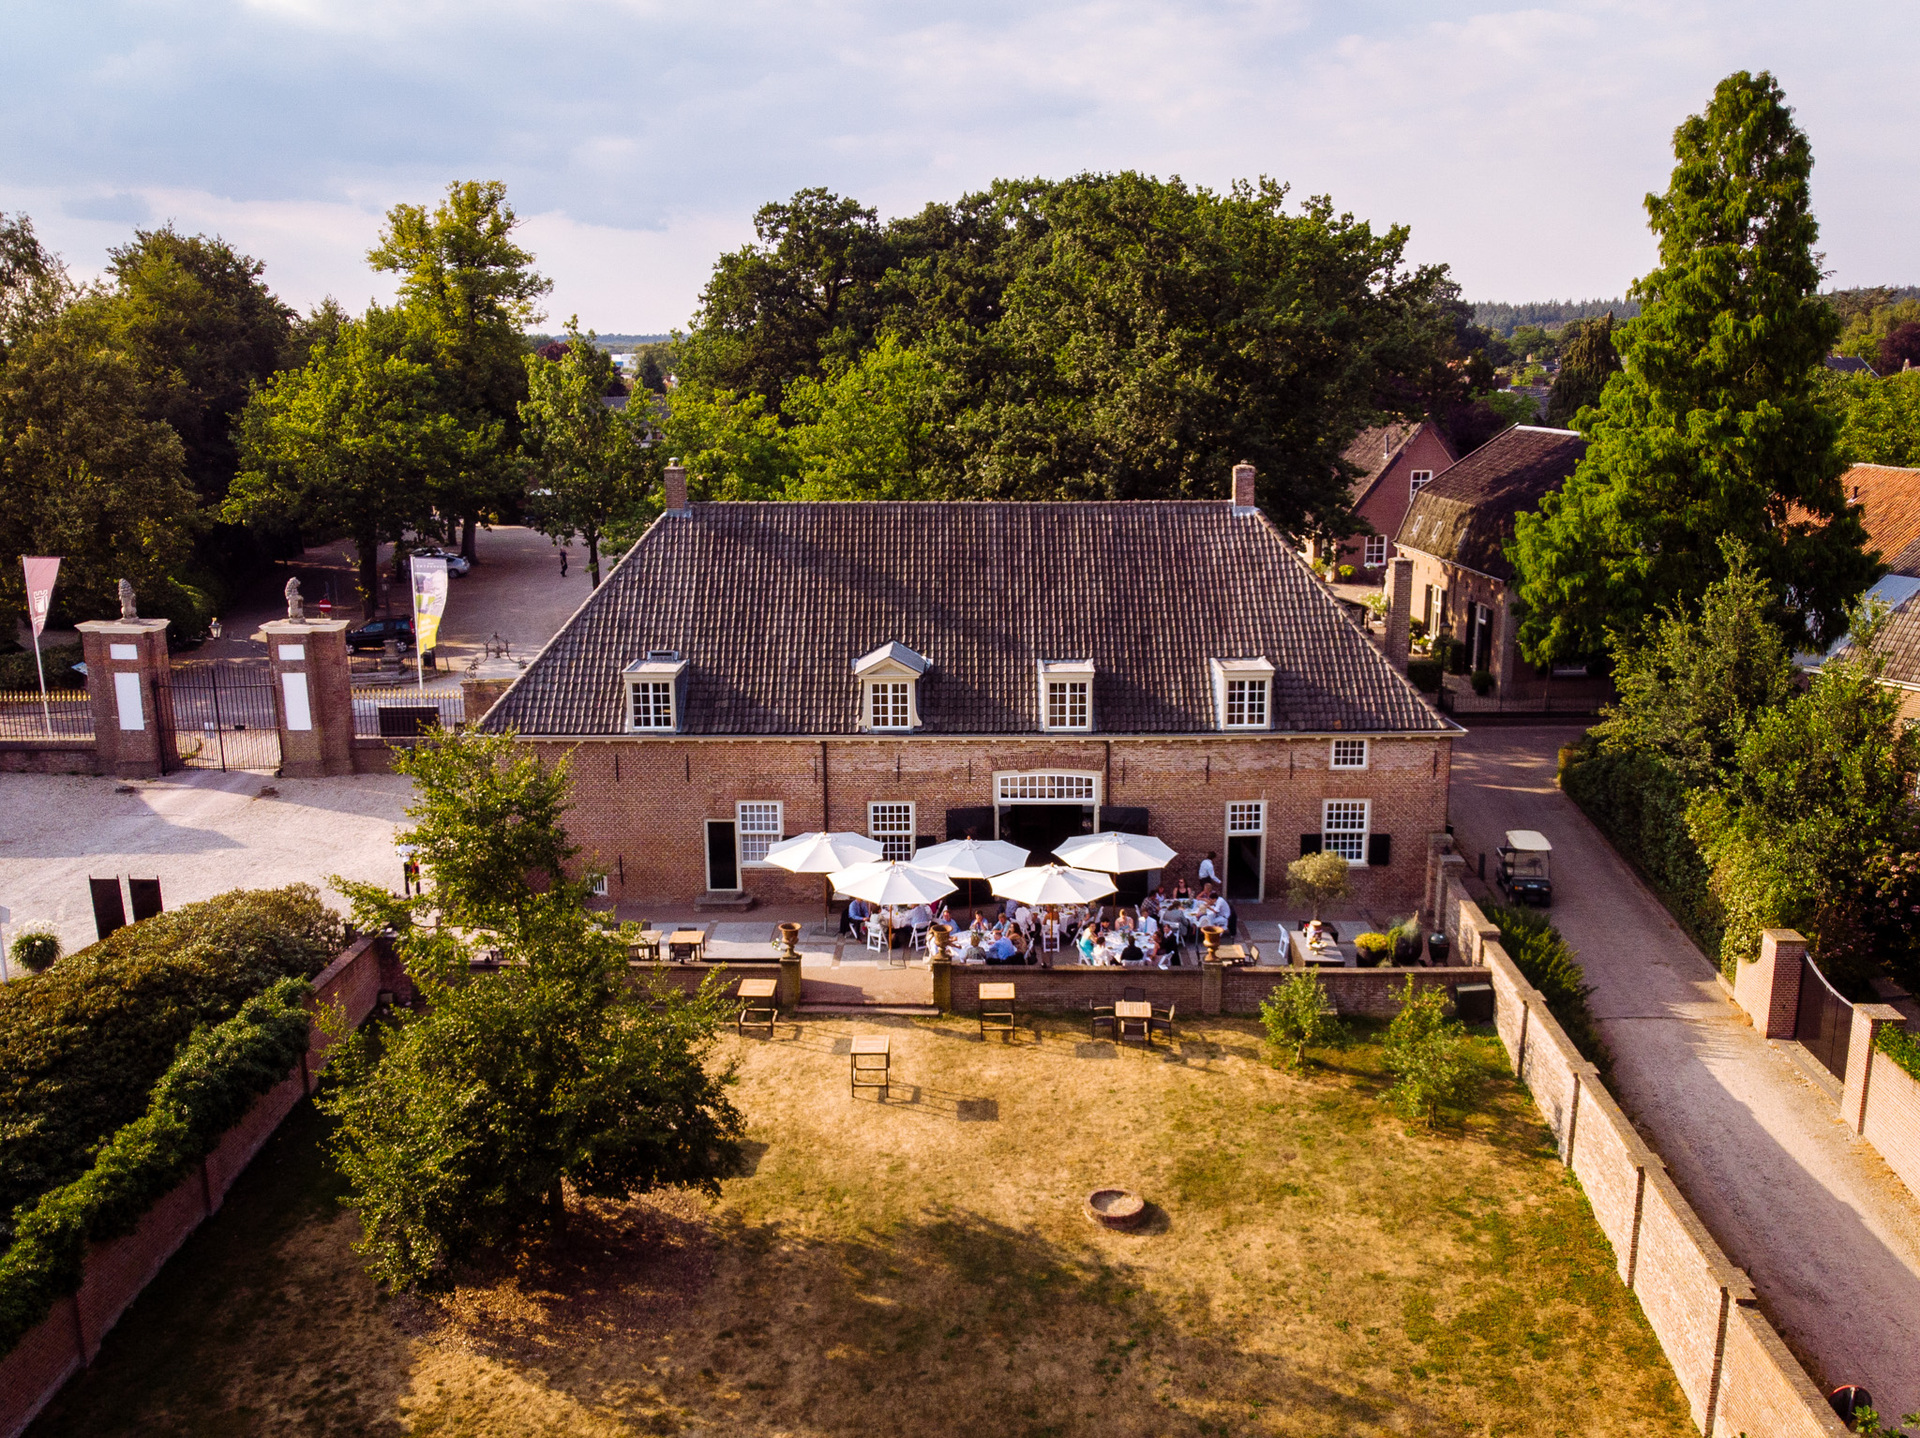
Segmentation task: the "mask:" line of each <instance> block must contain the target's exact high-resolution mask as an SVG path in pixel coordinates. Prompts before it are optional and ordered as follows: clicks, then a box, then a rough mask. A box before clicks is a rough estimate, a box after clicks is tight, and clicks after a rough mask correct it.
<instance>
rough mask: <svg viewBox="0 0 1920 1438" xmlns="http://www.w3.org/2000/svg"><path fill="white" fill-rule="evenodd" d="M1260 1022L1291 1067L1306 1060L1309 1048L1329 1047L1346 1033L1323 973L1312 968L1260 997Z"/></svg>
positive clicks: (1298, 1066)
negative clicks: (1323, 981) (1324, 981)
mask: <svg viewBox="0 0 1920 1438" xmlns="http://www.w3.org/2000/svg"><path fill="white" fill-rule="evenodd" d="M1260 1022H1261V1023H1262V1024H1264V1025H1266V1029H1267V1039H1268V1041H1269V1042H1271V1043H1272V1044H1273V1046H1274V1048H1275V1049H1277V1050H1278V1051H1279V1053H1280V1055H1281V1058H1282V1060H1283V1061H1284V1062H1285V1063H1286V1065H1287V1067H1288V1068H1292V1069H1298V1068H1301V1067H1303V1066H1304V1065H1305V1064H1306V1061H1307V1050H1308V1049H1313V1048H1326V1047H1328V1046H1329V1045H1331V1044H1335V1043H1338V1042H1339V1041H1340V1040H1341V1039H1342V1038H1343V1037H1345V1031H1344V1030H1343V1029H1342V1028H1341V1025H1340V1020H1339V1018H1338V1017H1337V1016H1336V1015H1335V1013H1334V1010H1333V1005H1332V1004H1330V1003H1328V1002H1327V991H1326V989H1325V988H1324V987H1323V986H1322V985H1321V983H1320V976H1319V975H1318V974H1315V973H1312V972H1311V971H1309V972H1303V973H1298V974H1295V975H1294V976H1293V977H1292V978H1290V979H1288V980H1287V981H1286V982H1285V983H1284V984H1281V985H1280V986H1279V987H1277V988H1275V989H1274V991H1273V992H1272V993H1270V994H1268V995H1267V996H1266V997H1265V998H1264V999H1262V1000H1260Z"/></svg>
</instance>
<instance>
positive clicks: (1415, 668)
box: [1407, 659, 1440, 694]
mask: <svg viewBox="0 0 1920 1438" xmlns="http://www.w3.org/2000/svg"><path fill="white" fill-rule="evenodd" d="M1407 678H1408V679H1410V680H1412V681H1413V687H1414V688H1415V689H1418V690H1419V691H1420V692H1421V693H1422V694H1431V693H1433V692H1434V690H1436V689H1438V688H1439V687H1440V661H1439V660H1437V659H1409V660H1408V661H1407Z"/></svg>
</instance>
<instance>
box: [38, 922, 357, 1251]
mask: <svg viewBox="0 0 1920 1438" xmlns="http://www.w3.org/2000/svg"><path fill="white" fill-rule="evenodd" d="M342 939H343V934H342V929H341V925H340V920H339V918H338V917H337V916H336V915H335V914H333V912H332V911H331V910H329V909H328V908H327V907H326V906H325V905H324V904H322V903H321V902H320V895H319V893H318V892H317V891H315V890H314V889H312V888H310V887H308V886H307V885H304V884H296V885H293V886H292V887H290V888H285V889H274V890H254V891H235V892H234V893H231V894H223V895H221V896H220V897H219V898H217V899H209V900H207V901H206V902H205V903H199V904H188V905H186V906H184V907H182V908H179V909H176V910H174V911H173V912H172V913H170V914H162V915H159V916H158V917H156V918H152V919H147V920H145V921H144V922H142V923H138V924H134V925H132V926H130V927H128V928H124V929H121V930H119V931H118V932H116V933H114V934H112V935H111V936H109V937H108V938H106V939H105V940H103V941H101V942H100V943H97V944H94V945H92V946H91V947H89V948H85V949H81V950H80V951H78V952H77V953H73V954H69V955H68V956H67V957H66V958H63V959H61V960H60V961H59V962H58V963H56V964H54V966H53V967H52V968H50V969H48V970H47V971H46V972H45V973H43V974H38V975H35V976H33V977H31V978H19V979H15V980H14V981H13V982H12V983H9V984H4V985H0V1244H4V1243H6V1242H8V1241H9V1239H10V1235H11V1232H12V1224H11V1220H12V1216H13V1214H14V1213H15V1211H16V1210H17V1209H19V1208H20V1207H21V1206H22V1205H23V1204H28V1203H31V1202H32V1201H33V1200H34V1199H36V1198H38V1197H39V1196H40V1195H41V1194H43V1193H46V1192H47V1191H48V1190H50V1189H53V1188H56V1187H58V1186H60V1185H61V1184H64V1183H68V1182H71V1181H72V1180H73V1179H74V1178H76V1177H78V1176H79V1175H80V1174H81V1173H83V1172H84V1171H85V1170H86V1169H87V1167H88V1166H89V1165H90V1164H91V1163H92V1162H93V1159H94V1154H95V1152H96V1150H97V1149H98V1148H99V1146H100V1145H101V1144H102V1143H103V1142H105V1141H106V1140H107V1138H108V1137H109V1136H110V1135H111V1134H113V1133H114V1132H115V1130H117V1129H119V1128H121V1127H122V1126H123V1125H125V1124H128V1123H131V1122H132V1121H133V1120H134V1119H135V1118H137V1117H139V1116H140V1114H141V1113H143V1112H145V1110H146V1107H147V1101H148V1098H149V1096H150V1094H151V1092H152V1089H153V1086H154V1084H155V1083H156V1082H157V1081H158V1080H159V1078H160V1076H161V1075H162V1074H163V1073H165V1072H166V1071H167V1067H168V1065H170V1064H171V1063H172V1062H173V1060H174V1056H175V1054H177V1053H178V1052H179V1050H180V1045H181V1044H183V1043H185V1042H186V1040H187V1036H188V1035H189V1034H191V1033H192V1032H193V1031H194V1029H195V1028H197V1027H199V1026H201V1025H204V1024H217V1023H220V1022H222V1021H223V1020H225V1019H228V1018H231V1017H232V1016H233V1015H234V1014H235V1013H236V1012H237V1011H238V1010H239V1008H240V1006H241V1004H243V1003H245V1002H246V1001H247V1000H248V999H250V998H252V997H253V996H254V995H255V994H258V993H261V992H262V991H264V990H265V989H266V988H267V987H268V986H269V985H270V984H272V983H273V982H274V981H276V980H278V979H283V978H299V979H310V978H312V977H313V976H314V975H315V974H317V973H319V972H320V970H321V969H323V968H325V967H326V966H327V965H328V964H329V963H331V962H332V961H333V959H334V957H335V956H336V955H337V954H338V953H339V952H340V949H341V946H342Z"/></svg>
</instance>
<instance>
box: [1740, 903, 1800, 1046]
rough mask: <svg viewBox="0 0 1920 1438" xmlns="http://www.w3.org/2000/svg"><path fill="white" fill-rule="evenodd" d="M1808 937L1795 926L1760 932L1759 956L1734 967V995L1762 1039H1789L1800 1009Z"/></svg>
mask: <svg viewBox="0 0 1920 1438" xmlns="http://www.w3.org/2000/svg"><path fill="white" fill-rule="evenodd" d="M1806 952H1807V941H1806V940H1805V939H1804V938H1802V937H1801V936H1800V935H1799V934H1797V933H1795V932H1794V931H1793V930H1792V929H1768V930H1766V931H1765V932H1763V933H1762V934H1761V935H1760V955H1759V957H1758V958H1755V959H1752V960H1750V961H1746V962H1743V963H1741V965H1740V966H1739V968H1738V969H1736V970H1735V971H1734V976H1733V998H1734V1002H1735V1003H1737V1004H1739V1005H1740V1007H1741V1008H1742V1009H1744V1010H1745V1011H1746V1014H1747V1017H1748V1018H1750V1019H1752V1020H1753V1026H1754V1028H1755V1029H1757V1030H1758V1031H1759V1033H1760V1037H1761V1038H1763V1039H1790V1038H1792V1037H1793V1031H1794V1029H1795V1027H1796V1024H1797V1020H1798V1017H1799V1012H1800V975H1801V963H1800V961H1801V959H1803V958H1804V957H1805V956H1806Z"/></svg>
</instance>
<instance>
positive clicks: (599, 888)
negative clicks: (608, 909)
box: [593, 874, 607, 899]
mask: <svg viewBox="0 0 1920 1438" xmlns="http://www.w3.org/2000/svg"><path fill="white" fill-rule="evenodd" d="M593 896H594V898H596V899H604V898H606V896H607V876H606V875H605V874H595V875H594V876H593Z"/></svg>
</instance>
